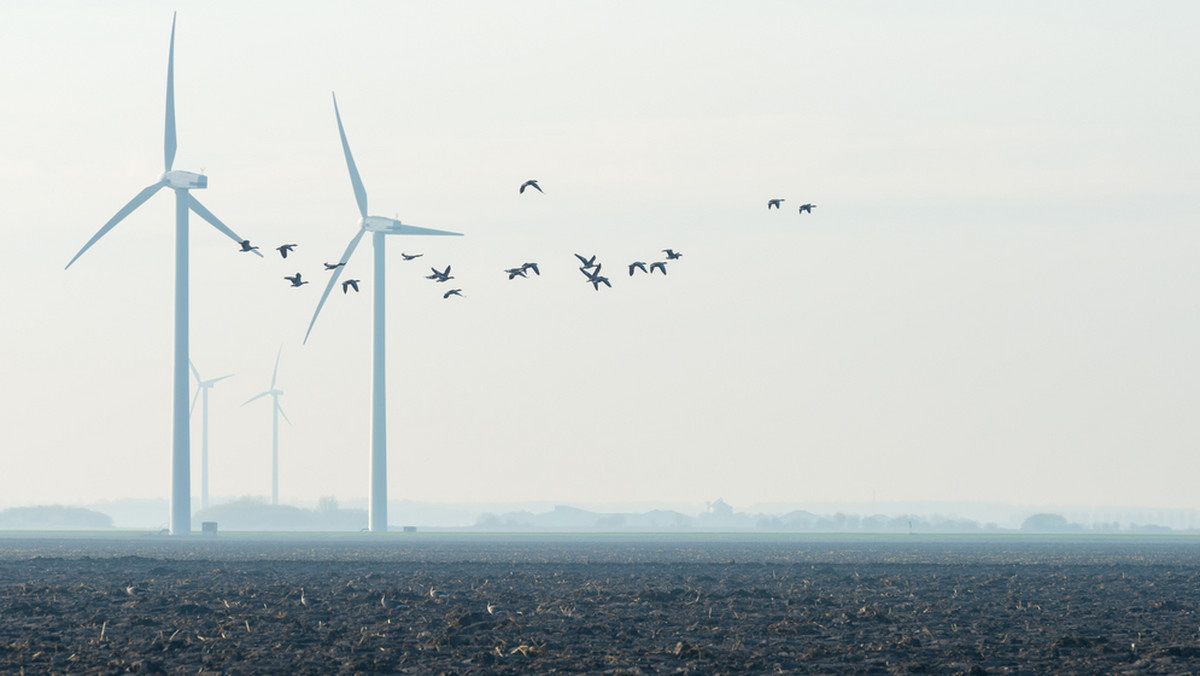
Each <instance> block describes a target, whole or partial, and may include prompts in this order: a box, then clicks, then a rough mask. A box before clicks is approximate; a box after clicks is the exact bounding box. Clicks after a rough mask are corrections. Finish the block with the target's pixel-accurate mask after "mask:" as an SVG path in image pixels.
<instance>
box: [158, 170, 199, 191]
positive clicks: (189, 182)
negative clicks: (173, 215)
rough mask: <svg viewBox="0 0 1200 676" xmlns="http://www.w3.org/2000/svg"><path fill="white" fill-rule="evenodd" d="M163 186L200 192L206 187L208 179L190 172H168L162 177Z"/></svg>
mask: <svg viewBox="0 0 1200 676" xmlns="http://www.w3.org/2000/svg"><path fill="white" fill-rule="evenodd" d="M162 182H163V185H165V186H167V187H168V188H175V189H183V190H201V189H204V188H207V187H208V177H207V176H205V175H204V174H196V173H193V172H190V171H179V170H178V169H177V170H175V171H168V172H167V173H165V174H163V175H162Z"/></svg>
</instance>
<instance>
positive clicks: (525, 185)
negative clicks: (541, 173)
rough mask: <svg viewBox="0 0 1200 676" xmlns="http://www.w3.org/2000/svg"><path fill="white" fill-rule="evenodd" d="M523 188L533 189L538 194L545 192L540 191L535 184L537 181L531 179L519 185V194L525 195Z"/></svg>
mask: <svg viewBox="0 0 1200 676" xmlns="http://www.w3.org/2000/svg"><path fill="white" fill-rule="evenodd" d="M525 188H533V189H534V190H537V191H538V192H541V193H544V192H545V191H544V190H542V188H541V187H540V186H539V185H538V184H537V179H536V178H531V179H529V180H528V181H525V182H524V183H522V184H521V190H520V192H521V193H522V194H524V193H525Z"/></svg>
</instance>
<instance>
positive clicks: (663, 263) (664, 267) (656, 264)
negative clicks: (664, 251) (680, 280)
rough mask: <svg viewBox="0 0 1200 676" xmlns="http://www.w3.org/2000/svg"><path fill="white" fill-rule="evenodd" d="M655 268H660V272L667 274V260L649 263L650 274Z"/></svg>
mask: <svg viewBox="0 0 1200 676" xmlns="http://www.w3.org/2000/svg"><path fill="white" fill-rule="evenodd" d="M655 270H662V273H663V274H664V275H665V274H667V262H666V261H655V262H653V263H651V264H650V274H654V271H655Z"/></svg>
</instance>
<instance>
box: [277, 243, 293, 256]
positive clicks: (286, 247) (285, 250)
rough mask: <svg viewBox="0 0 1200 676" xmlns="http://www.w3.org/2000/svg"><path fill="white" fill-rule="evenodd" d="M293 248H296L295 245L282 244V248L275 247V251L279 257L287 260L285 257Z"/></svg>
mask: <svg viewBox="0 0 1200 676" xmlns="http://www.w3.org/2000/svg"><path fill="white" fill-rule="evenodd" d="M295 248H296V245H295V244H284V245H283V246H277V247H275V250H276V251H278V252H279V255H280V256H283V257H284V258H287V255H288V254H290V253H291V252H292V249H295Z"/></svg>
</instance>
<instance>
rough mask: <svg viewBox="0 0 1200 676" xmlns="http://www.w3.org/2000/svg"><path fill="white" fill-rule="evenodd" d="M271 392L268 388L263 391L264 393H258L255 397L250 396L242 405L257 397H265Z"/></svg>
mask: <svg viewBox="0 0 1200 676" xmlns="http://www.w3.org/2000/svg"><path fill="white" fill-rule="evenodd" d="M270 393H271V392H270V391H269V390H268V391H267V392H263V393H262V394H256V395H254V396H253V397H250V398H249V399H247V400H246V401H243V402H242V406H245V405H246V404H249V403H250V402H252V401H254V400H255V399H262V398H263V397H265V396H267V395H268V394H270Z"/></svg>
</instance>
